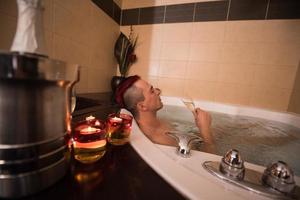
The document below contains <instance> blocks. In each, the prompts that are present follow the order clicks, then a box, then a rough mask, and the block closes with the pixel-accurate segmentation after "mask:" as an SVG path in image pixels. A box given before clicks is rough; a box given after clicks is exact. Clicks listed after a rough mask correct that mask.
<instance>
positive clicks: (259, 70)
mask: <svg viewBox="0 0 300 200" xmlns="http://www.w3.org/2000/svg"><path fill="white" fill-rule="evenodd" d="M296 71H297V67H294V66H289V67H282V66H261V65H259V66H256V68H255V72H254V81H253V85H254V86H255V87H261V88H265V87H274V88H282V89H290V90H291V89H292V88H293V85H294V81H295V75H296Z"/></svg>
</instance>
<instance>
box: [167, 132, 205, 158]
mask: <svg viewBox="0 0 300 200" xmlns="http://www.w3.org/2000/svg"><path fill="white" fill-rule="evenodd" d="M166 134H167V135H168V136H170V137H172V138H173V139H175V140H176V142H177V143H178V149H177V152H178V154H179V155H180V156H182V157H184V158H188V157H190V155H191V154H190V150H191V147H192V144H193V143H195V142H203V140H202V138H201V137H200V136H197V135H191V134H184V133H179V132H167V133H166Z"/></svg>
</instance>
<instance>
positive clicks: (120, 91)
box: [115, 75, 213, 146]
mask: <svg viewBox="0 0 300 200" xmlns="http://www.w3.org/2000/svg"><path fill="white" fill-rule="evenodd" d="M160 94H161V90H160V89H158V88H154V87H153V86H152V85H151V84H149V83H148V82H146V81H144V80H143V79H141V78H140V77H139V76H137V75H135V76H130V77H128V78H126V79H125V80H124V81H122V83H121V84H120V85H119V86H118V88H117V89H116V94H115V99H116V102H117V103H118V104H119V105H120V106H121V107H122V108H126V109H127V110H129V111H130V112H131V113H132V115H133V116H134V118H135V120H136V121H137V123H138V125H139V127H140V129H141V130H142V131H143V133H144V134H145V135H146V136H147V137H148V138H149V139H150V140H151V141H152V142H154V143H157V144H164V145H172V146H176V145H177V143H176V142H175V140H174V139H173V138H171V137H170V136H168V135H166V134H165V133H166V132H169V131H172V129H173V128H172V126H171V125H170V124H169V123H168V122H165V121H161V120H160V119H159V118H158V117H157V111H159V110H160V109H161V108H162V107H163V103H162V101H161V99H160ZM193 114H194V117H195V123H196V125H197V127H198V128H199V130H200V136H201V137H202V138H203V140H204V143H208V144H212V142H213V141H212V136H211V133H210V125H211V116H210V114H209V113H207V112H205V111H204V110H202V109H200V108H196V109H195V110H194V112H193ZM173 130H174V129H173Z"/></svg>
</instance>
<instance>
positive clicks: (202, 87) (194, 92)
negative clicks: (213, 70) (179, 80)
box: [184, 80, 216, 101]
mask: <svg viewBox="0 0 300 200" xmlns="http://www.w3.org/2000/svg"><path fill="white" fill-rule="evenodd" d="M215 93H216V82H210V81H201V80H186V81H185V87H184V96H185V97H189V98H192V99H197V100H209V101H214V98H215Z"/></svg>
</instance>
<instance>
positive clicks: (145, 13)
mask: <svg viewBox="0 0 300 200" xmlns="http://www.w3.org/2000/svg"><path fill="white" fill-rule="evenodd" d="M164 16H165V6H157V7H148V8H141V10H140V22H139V23H140V24H160V23H163V22H164Z"/></svg>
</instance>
